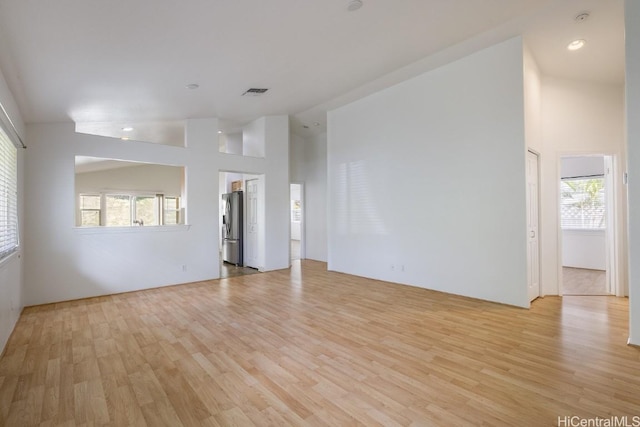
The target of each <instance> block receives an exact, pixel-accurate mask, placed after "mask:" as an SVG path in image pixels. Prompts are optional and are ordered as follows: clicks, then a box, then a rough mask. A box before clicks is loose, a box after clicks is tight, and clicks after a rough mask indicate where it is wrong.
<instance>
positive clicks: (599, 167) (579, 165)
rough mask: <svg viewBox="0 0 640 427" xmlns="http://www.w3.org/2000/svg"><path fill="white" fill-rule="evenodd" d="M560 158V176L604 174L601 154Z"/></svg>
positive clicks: (573, 176) (575, 176)
mask: <svg viewBox="0 0 640 427" xmlns="http://www.w3.org/2000/svg"><path fill="white" fill-rule="evenodd" d="M560 160H561V164H560V178H577V177H588V176H595V175H604V158H603V157H602V156H579V157H562V158H561V159H560Z"/></svg>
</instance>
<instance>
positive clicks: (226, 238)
mask: <svg viewBox="0 0 640 427" xmlns="http://www.w3.org/2000/svg"><path fill="white" fill-rule="evenodd" d="M252 178H256V176H254V175H248V174H243V173H238V172H227V171H221V172H220V174H219V183H220V184H219V194H218V203H219V224H218V225H219V230H220V239H219V247H218V248H219V260H220V278H223V279H224V278H229V277H235V276H243V275H246V274H254V273H258V270H257V268H251V267H253V265H251V263H247V261H250V260H249V259H248V256H250V255H251V254H253V253H254V252H255V251H254V250H253V248H247V245H248V242H247V230H246V227H247V215H248V206H247V194H246V191H245V185H244V182H245V180H248V179H252ZM247 249H250V250H251V251H252V252H250V253H247Z"/></svg>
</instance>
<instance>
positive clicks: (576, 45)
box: [567, 39, 587, 50]
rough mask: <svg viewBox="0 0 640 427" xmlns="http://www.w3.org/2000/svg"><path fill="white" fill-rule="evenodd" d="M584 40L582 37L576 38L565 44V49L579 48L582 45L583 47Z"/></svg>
mask: <svg viewBox="0 0 640 427" xmlns="http://www.w3.org/2000/svg"><path fill="white" fill-rule="evenodd" d="M586 43H587V42H586V40H583V39H578V40H574V41H572V42H571V43H569V44H568V45H567V49H569V50H578V49H581V48H582V47H584V45H585V44H586Z"/></svg>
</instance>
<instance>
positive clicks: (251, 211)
mask: <svg viewBox="0 0 640 427" xmlns="http://www.w3.org/2000/svg"><path fill="white" fill-rule="evenodd" d="M246 189H247V207H246V219H247V224H246V229H247V232H246V237H247V242H246V245H245V258H244V264H245V265H246V266H247V267H253V268H258V264H259V260H258V231H259V230H258V180H257V179H250V180H248V181H247V182H246Z"/></svg>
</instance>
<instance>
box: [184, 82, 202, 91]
mask: <svg viewBox="0 0 640 427" xmlns="http://www.w3.org/2000/svg"><path fill="white" fill-rule="evenodd" d="M199 87H200V85H199V84H198V83H189V84H188V85H187V86H186V88H187V89H191V90H193V89H198V88H199Z"/></svg>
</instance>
